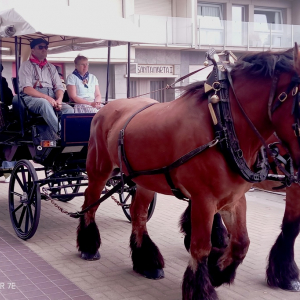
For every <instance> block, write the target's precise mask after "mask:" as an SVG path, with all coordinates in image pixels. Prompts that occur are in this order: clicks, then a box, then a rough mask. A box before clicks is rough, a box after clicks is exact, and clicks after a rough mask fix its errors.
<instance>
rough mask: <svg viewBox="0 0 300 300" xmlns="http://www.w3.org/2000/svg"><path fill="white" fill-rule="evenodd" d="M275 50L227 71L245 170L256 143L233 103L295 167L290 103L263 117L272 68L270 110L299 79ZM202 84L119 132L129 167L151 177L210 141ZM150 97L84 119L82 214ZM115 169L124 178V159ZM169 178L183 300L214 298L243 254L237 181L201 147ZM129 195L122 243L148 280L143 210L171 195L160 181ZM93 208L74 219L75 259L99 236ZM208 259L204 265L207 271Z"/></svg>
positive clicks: (152, 274)
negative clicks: (216, 244) (179, 208)
mask: <svg viewBox="0 0 300 300" xmlns="http://www.w3.org/2000/svg"><path fill="white" fill-rule="evenodd" d="M294 57H295V59H294V60H295V61H294V64H293V53H292V51H288V52H282V53H269V52H265V53H257V54H250V55H248V56H246V57H244V58H243V59H241V60H240V61H239V62H238V63H237V64H236V65H235V66H234V67H233V69H232V71H231V74H232V78H233V86H234V90H235V95H236V96H235V95H234V93H233V90H232V88H230V90H229V98H230V102H231V109H232V114H233V119H234V126H235V131H236V134H237V136H238V139H239V143H240V147H241V149H242V150H243V155H244V157H245V159H246V162H247V163H248V165H249V166H252V165H253V164H254V162H255V158H256V153H257V151H258V149H259V148H260V146H261V144H260V141H259V139H258V137H257V135H256V134H255V133H254V132H253V130H252V129H251V128H250V126H249V125H248V123H247V121H246V119H245V117H244V115H243V114H242V113H241V109H240V107H239V106H238V102H237V99H239V101H240V103H241V105H242V107H243V109H244V111H245V112H246V114H247V116H248V117H249V118H250V119H251V121H252V122H253V124H254V125H255V127H256V128H257V130H258V131H259V132H260V134H261V135H262V137H263V138H264V139H267V138H268V137H269V136H271V134H272V133H273V132H274V131H276V132H277V134H278V136H279V137H280V139H281V140H282V141H283V142H284V143H285V145H286V146H287V148H288V150H289V152H290V153H291V156H292V159H293V162H294V164H295V166H296V167H297V166H299V164H300V148H299V145H298V141H297V139H296V138H295V135H294V132H293V130H292V124H293V122H294V117H293V116H292V115H291V110H292V105H293V97H292V93H288V97H287V99H286V100H285V101H284V102H283V103H282V105H281V107H280V108H278V109H277V110H276V111H275V112H274V113H273V114H272V117H271V119H270V118H269V116H268V102H269V96H270V90H271V89H272V82H273V81H272V77H273V74H274V70H276V71H278V72H280V75H279V79H278V82H277V84H276V88H275V91H274V97H272V105H274V103H275V101H277V98H278V96H279V95H280V94H281V93H282V92H284V91H286V90H287V87H288V86H289V85H290V83H291V81H292V78H293V77H294V76H295V73H296V74H300V57H299V53H298V48H297V49H296V53H295V54H294ZM207 99H208V98H207V95H206V94H205V93H204V83H203V82H201V83H198V84H195V85H191V86H189V87H187V88H186V90H185V93H184V94H183V95H182V96H181V97H180V98H179V99H177V100H175V101H172V102H169V103H162V104H155V105H152V106H151V107H149V108H147V109H145V110H143V111H142V112H140V113H138V114H137V115H135V116H134V117H133V118H132V120H131V121H130V122H129V124H128V126H127V128H126V130H125V140H124V147H125V151H126V156H127V159H128V161H129V163H130V165H131V167H132V169H133V170H135V171H139V170H151V169H157V168H161V167H164V166H168V165H170V164H171V163H172V162H174V161H176V160H177V159H178V158H179V157H181V156H182V155H184V154H186V153H187V152H189V151H191V150H193V149H195V148H197V147H199V146H201V145H204V144H207V143H208V142H210V141H212V140H214V137H215V136H214V130H213V125H212V120H211V116H210V114H209V110H208V107H207V105H208V100H207ZM149 103H156V102H155V101H154V100H151V99H144V98H135V99H122V100H116V101H113V102H111V103H109V104H108V105H106V106H105V107H104V108H102V109H101V110H100V111H99V112H98V113H97V114H96V116H95V117H94V119H93V121H92V125H91V137H90V142H89V150H88V157H87V164H86V165H87V172H88V177H89V184H88V187H87V189H86V191H85V201H84V204H83V208H86V207H87V206H89V205H90V204H91V203H93V202H95V201H96V200H97V199H98V198H99V196H100V194H101V191H102V189H103V188H104V186H105V183H106V181H107V180H108V178H109V177H110V175H111V173H112V171H113V170H114V169H115V168H120V159H119V157H118V156H119V155H118V137H119V132H120V130H121V129H122V128H123V126H124V124H125V123H126V121H127V120H128V119H129V118H130V117H131V116H132V115H133V114H134V113H135V112H136V111H138V110H140V109H142V108H143V107H145V106H146V105H148V104H149ZM121 167H122V169H123V171H124V173H125V174H128V170H126V166H125V164H124V160H123V162H122V166H121ZM170 174H171V178H172V181H173V183H174V185H175V186H176V188H178V189H180V191H181V192H182V193H183V194H184V195H185V196H186V197H188V198H189V199H190V201H191V242H190V255H191V257H190V260H189V263H188V266H187V269H186V271H185V274H184V277H183V285H182V298H183V299H184V300H187V299H189V300H195V299H209V300H215V299H218V296H217V293H216V291H215V289H214V286H217V285H220V284H222V283H231V282H232V281H233V280H234V277H235V272H236V268H237V267H238V265H239V264H240V263H241V262H242V261H243V259H244V258H245V256H246V253H247V250H248V247H249V243H250V241H249V238H248V234H247V228H246V200H245V196H244V194H245V192H246V191H247V190H248V189H249V188H250V186H251V183H249V182H246V181H245V180H244V179H243V178H242V177H241V176H240V175H239V174H238V173H237V172H236V171H235V170H234V169H233V168H232V167H231V166H230V165H229V164H228V163H227V161H226V159H225V157H224V156H223V154H222V152H221V151H220V149H219V148H218V145H215V146H214V147H210V148H209V149H207V150H206V151H204V152H202V153H201V154H199V155H197V156H195V157H194V158H192V159H191V160H189V161H188V162H186V163H185V164H183V165H181V166H179V167H177V168H175V169H173V170H172V171H171V173H170ZM134 182H136V183H137V191H136V194H135V197H134V199H133V202H132V205H131V208H130V213H131V217H132V234H131V237H130V247H131V257H132V262H133V268H134V270H136V271H137V272H139V273H141V274H143V275H144V276H146V277H149V278H161V277H163V271H162V269H163V268H164V260H163V257H162V255H161V253H160V251H159V249H158V247H157V246H156V245H155V244H154V243H153V242H152V240H151V239H150V237H149V234H148V231H147V227H146V221H147V213H148V206H149V204H150V202H151V201H152V199H153V196H154V191H156V192H159V193H163V194H171V190H170V186H169V185H168V183H167V181H166V178H165V177H164V175H162V174H157V175H149V176H139V177H136V178H135V179H134ZM97 208H98V206H94V207H93V208H92V209H90V210H89V211H88V212H86V213H85V214H84V216H82V217H81V218H80V223H79V226H78V236H77V244H78V249H79V251H81V254H82V257H83V258H91V259H92V258H93V257H94V256H96V257H97V256H98V257H99V255H98V254H97V253H98V249H99V247H100V243H101V239H100V234H99V230H98V228H97V225H96V223H95V212H96V210H97ZM218 211H221V212H222V217H223V219H224V222H225V225H226V227H227V229H228V232H229V233H230V240H229V243H228V246H227V247H226V248H225V249H224V251H216V252H215V251H214V249H213V248H212V244H211V231H212V224H213V220H214V215H215V213H217V212H218ZM209 257H213V258H214V259H211V261H212V262H213V263H212V262H211V263H210V264H208V260H209Z"/></svg>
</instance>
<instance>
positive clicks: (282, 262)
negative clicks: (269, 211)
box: [267, 184, 300, 292]
mask: <svg viewBox="0 0 300 300" xmlns="http://www.w3.org/2000/svg"><path fill="white" fill-rule="evenodd" d="M299 197H300V187H299V186H298V185H296V184H293V185H292V186H291V187H289V188H287V191H286V206H285V212H284V217H283V221H282V226H281V233H280V234H279V236H278V238H277V240H276V242H275V244H274V245H273V247H272V249H271V251H270V254H269V262H268V266H267V282H268V285H270V286H272V287H279V288H282V289H284V290H290V291H297V292H300V281H299V269H298V267H297V265H296V262H295V260H294V245H295V240H296V238H297V236H298V234H299V231H300V201H299Z"/></svg>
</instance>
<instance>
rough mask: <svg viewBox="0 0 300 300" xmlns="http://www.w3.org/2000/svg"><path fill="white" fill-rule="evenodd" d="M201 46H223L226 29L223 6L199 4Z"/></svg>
mask: <svg viewBox="0 0 300 300" xmlns="http://www.w3.org/2000/svg"><path fill="white" fill-rule="evenodd" d="M197 15H198V22H199V23H198V26H199V44H202V45H223V44H224V29H223V16H222V6H221V5H218V4H204V3H201V2H198V7H197Z"/></svg>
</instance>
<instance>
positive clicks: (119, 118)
mask: <svg viewBox="0 0 300 300" xmlns="http://www.w3.org/2000/svg"><path fill="white" fill-rule="evenodd" d="M151 103H158V102H157V101H156V100H153V99H150V98H132V99H118V100H114V101H112V102H110V103H108V104H107V105H105V106H104V107H103V108H102V109H101V110H100V111H99V112H98V113H97V114H96V115H95V117H94V118H93V121H92V124H91V134H90V142H89V148H91V147H96V148H97V149H98V151H97V152H103V151H104V149H103V148H104V147H105V148H106V149H105V150H107V151H108V153H109V154H110V156H112V158H113V157H116V156H117V146H118V136H119V132H120V130H121V129H122V128H123V127H124V125H125V123H126V121H127V120H128V119H129V118H130V117H131V116H132V115H133V114H134V113H135V112H137V111H139V110H140V109H142V108H143V107H145V106H147V105H149V104H151ZM97 154H100V153H97Z"/></svg>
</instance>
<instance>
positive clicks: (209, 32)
mask: <svg viewBox="0 0 300 300" xmlns="http://www.w3.org/2000/svg"><path fill="white" fill-rule="evenodd" d="M130 18H131V19H132V21H133V22H134V23H135V24H136V25H137V26H139V27H140V28H141V29H143V30H144V33H145V34H147V35H149V36H152V37H153V36H155V39H156V41H157V44H161V45H166V46H178V47H181V46H187V47H191V48H201V47H203V48H207V47H217V46H220V47H224V48H227V49H228V48H229V49H230V48H241V49H243V50H244V49H253V48H254V50H255V48H259V49H261V48H263V49H280V48H282V49H286V48H290V47H293V44H294V42H295V41H298V42H300V25H286V24H267V23H254V22H235V21H223V20H220V19H218V18H211V19H209V18H208V19H204V18H201V17H200V16H198V17H197V20H196V22H195V23H193V19H192V18H177V17H165V16H150V15H132V16H131V17H130ZM194 30H196V34H195V35H194Z"/></svg>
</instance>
